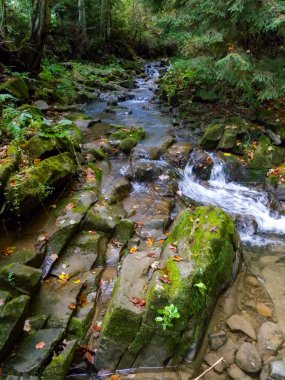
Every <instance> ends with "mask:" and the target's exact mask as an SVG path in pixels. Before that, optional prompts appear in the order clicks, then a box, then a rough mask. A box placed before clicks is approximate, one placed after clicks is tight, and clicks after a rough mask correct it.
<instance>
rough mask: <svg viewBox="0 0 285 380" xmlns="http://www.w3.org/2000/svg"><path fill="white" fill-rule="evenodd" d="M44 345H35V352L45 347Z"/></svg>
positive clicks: (41, 343)
mask: <svg viewBox="0 0 285 380" xmlns="http://www.w3.org/2000/svg"><path fill="white" fill-rule="evenodd" d="M45 345H46V344H45V342H39V343H37V344H36V346H35V347H36V349H37V350H41V349H42V348H44V347H45Z"/></svg>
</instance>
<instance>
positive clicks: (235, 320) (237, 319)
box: [227, 315, 256, 340]
mask: <svg viewBox="0 0 285 380" xmlns="http://www.w3.org/2000/svg"><path fill="white" fill-rule="evenodd" d="M227 325H228V326H229V328H230V329H231V331H241V332H243V333H244V334H246V335H247V336H249V337H250V338H251V339H253V340H256V334H255V331H254V328H253V327H252V325H251V323H250V322H248V321H247V320H246V319H244V318H243V317H241V316H240V315H232V316H231V317H230V318H229V319H227Z"/></svg>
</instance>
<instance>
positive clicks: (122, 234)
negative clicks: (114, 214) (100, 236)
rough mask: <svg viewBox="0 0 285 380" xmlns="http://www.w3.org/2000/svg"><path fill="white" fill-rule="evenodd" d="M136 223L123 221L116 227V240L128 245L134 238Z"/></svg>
mask: <svg viewBox="0 0 285 380" xmlns="http://www.w3.org/2000/svg"><path fill="white" fill-rule="evenodd" d="M134 229H135V223H134V222H133V221H131V220H129V219H121V220H120V221H119V223H118V224H117V226H116V229H115V235H114V239H115V240H118V241H120V242H121V243H126V242H127V241H128V240H129V239H130V238H131V236H132V234H133V232H134Z"/></svg>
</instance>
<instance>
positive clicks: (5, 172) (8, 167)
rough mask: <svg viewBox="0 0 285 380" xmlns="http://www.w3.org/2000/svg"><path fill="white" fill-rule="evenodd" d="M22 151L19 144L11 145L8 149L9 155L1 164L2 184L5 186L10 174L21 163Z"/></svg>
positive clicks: (0, 175)
mask: <svg viewBox="0 0 285 380" xmlns="http://www.w3.org/2000/svg"><path fill="white" fill-rule="evenodd" d="M19 157H20V151H19V150H18V147H17V146H14V145H10V146H9V147H8V149H7V157H6V159H5V160H4V162H3V163H1V164H0V186H1V187H4V185H5V183H6V181H7V179H8V178H9V176H10V175H11V174H12V173H13V172H14V171H15V170H16V168H17V166H18V163H19Z"/></svg>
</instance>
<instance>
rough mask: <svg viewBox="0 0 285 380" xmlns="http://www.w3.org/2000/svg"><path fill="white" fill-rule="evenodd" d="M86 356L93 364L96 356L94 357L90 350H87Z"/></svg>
mask: <svg viewBox="0 0 285 380" xmlns="http://www.w3.org/2000/svg"><path fill="white" fill-rule="evenodd" d="M84 358H85V359H87V361H88V363H89V364H93V362H94V357H93V355H92V354H91V353H90V352H89V351H86V352H85V354H84Z"/></svg>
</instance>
